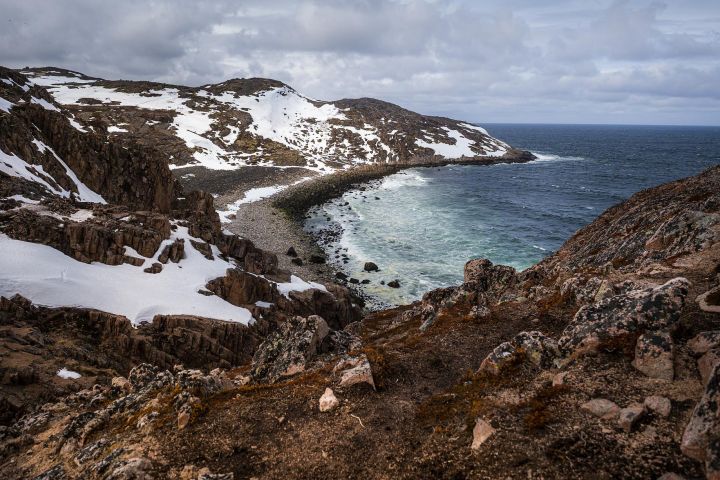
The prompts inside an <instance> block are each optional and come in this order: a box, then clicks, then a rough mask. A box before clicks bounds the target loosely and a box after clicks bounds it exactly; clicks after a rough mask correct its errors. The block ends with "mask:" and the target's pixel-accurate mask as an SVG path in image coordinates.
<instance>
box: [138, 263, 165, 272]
mask: <svg viewBox="0 0 720 480" xmlns="http://www.w3.org/2000/svg"><path fill="white" fill-rule="evenodd" d="M162 269H163V266H162V263H159V262H153V264H152V265H150V266H149V267H147V268H146V269H144V270H143V272H145V273H160V272H162Z"/></svg>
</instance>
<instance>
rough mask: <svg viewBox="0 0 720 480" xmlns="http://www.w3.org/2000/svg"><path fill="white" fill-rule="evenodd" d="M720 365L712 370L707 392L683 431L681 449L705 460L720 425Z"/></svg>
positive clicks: (706, 385)
mask: <svg viewBox="0 0 720 480" xmlns="http://www.w3.org/2000/svg"><path fill="white" fill-rule="evenodd" d="M719 415H720V367H718V366H717V365H716V366H715V368H714V369H713V371H712V372H711V374H710V376H709V378H708V381H707V383H706V384H705V392H704V393H703V396H702V397H701V398H700V401H699V402H698V403H697V405H696V406H695V409H694V410H693V413H692V416H691V417H690V421H689V422H688V424H687V426H686V427H685V431H684V432H683V436H682V441H681V443H680V449H681V450H682V452H683V453H684V454H685V455H687V456H688V457H690V458H694V459H696V460H699V461H705V459H706V450H707V448H708V445H709V442H710V440H711V437H712V432H713V431H714V430H715V429H717V428H718V426H720V422H719V421H718V420H719V418H718V416H719Z"/></svg>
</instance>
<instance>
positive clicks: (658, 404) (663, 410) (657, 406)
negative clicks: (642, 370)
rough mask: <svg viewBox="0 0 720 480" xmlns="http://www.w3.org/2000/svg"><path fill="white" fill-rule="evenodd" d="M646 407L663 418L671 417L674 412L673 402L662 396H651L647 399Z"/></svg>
mask: <svg viewBox="0 0 720 480" xmlns="http://www.w3.org/2000/svg"><path fill="white" fill-rule="evenodd" d="M644 404H645V406H646V407H647V408H648V410H650V411H651V412H653V413H656V414H657V415H660V416H661V417H664V418H667V417H669V416H670V411H671V410H672V402H670V399H669V398H667V397H662V396H660V395H651V396H649V397H647V398H646V399H645V402H644Z"/></svg>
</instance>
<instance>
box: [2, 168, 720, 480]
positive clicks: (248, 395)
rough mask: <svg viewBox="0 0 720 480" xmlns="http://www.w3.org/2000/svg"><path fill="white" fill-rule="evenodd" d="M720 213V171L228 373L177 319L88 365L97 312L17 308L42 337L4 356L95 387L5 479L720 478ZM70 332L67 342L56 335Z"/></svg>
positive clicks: (26, 427)
mask: <svg viewBox="0 0 720 480" xmlns="http://www.w3.org/2000/svg"><path fill="white" fill-rule="evenodd" d="M719 192H720V167H716V168H713V169H711V170H708V171H707V172H705V173H703V174H701V175H699V176H697V177H692V178H689V179H685V180H681V181H677V182H673V183H670V184H667V185H663V186H661V187H657V188H654V189H650V190H647V191H643V192H640V193H638V194H636V195H635V196H633V197H632V198H631V199H630V200H628V201H627V202H625V203H623V204H621V205H619V206H617V207H614V208H612V209H610V210H608V211H607V212H605V213H604V214H603V215H602V216H601V217H599V218H598V220H596V221H595V222H594V223H593V224H591V225H589V226H588V227H586V228H584V229H582V230H581V231H579V232H578V233H577V234H576V235H575V236H574V237H573V238H571V239H570V240H569V241H568V242H567V243H566V244H565V245H564V246H563V247H562V248H561V249H560V250H559V251H558V252H557V253H556V254H554V255H553V256H551V257H549V258H548V259H546V260H545V261H543V262H541V263H540V264H539V265H537V266H535V267H533V268H531V269H529V270H526V271H524V272H516V271H514V270H513V269H512V268H510V267H504V266H497V265H493V264H491V263H490V262H488V261H486V260H475V261H472V262H469V263H468V265H467V266H466V268H465V282H464V283H463V284H462V285H460V286H458V287H451V288H446V289H441V290H436V291H433V292H429V293H428V294H427V295H425V297H424V298H423V300H422V301H421V302H418V303H417V304H415V305H411V306H408V307H402V308H397V309H393V310H387V311H382V312H377V313H373V314H371V315H369V316H366V317H365V318H364V319H363V320H362V321H361V322H357V321H354V322H350V323H347V324H344V323H343V322H339V321H337V318H336V317H335V318H334V317H333V316H332V314H331V313H329V312H321V313H322V314H321V315H308V314H301V315H300V316H290V317H288V319H287V321H284V322H282V323H281V324H279V325H278V327H277V328H275V329H274V330H272V333H269V334H268V335H267V336H266V337H264V338H262V339H258V340H257V341H256V343H254V344H252V346H250V347H247V346H246V350H244V351H243V352H242V353H241V352H239V351H237V350H235V348H236V346H237V345H233V344H232V342H231V343H230V344H225V347H226V349H227V350H226V351H227V352H228V353H229V354H230V353H232V355H235V356H234V357H233V356H232V355H228V356H224V357H223V356H221V357H222V358H217V357H213V356H212V355H211V354H210V353H209V352H208V353H205V354H203V355H197V354H195V353H193V352H197V351H203V350H202V349H197V348H195V347H194V346H193V347H190V345H193V344H194V345H201V344H202V343H203V341H205V340H204V339H205V338H215V339H216V338H224V339H227V337H226V335H228V336H232V331H229V330H227V329H224V332H223V333H222V334H218V333H220V332H218V331H217V330H216V333H215V335H214V336H213V334H209V333H206V335H207V336H203V335H200V334H197V336H195V333H194V331H193V328H194V327H193V325H192V322H189V323H187V324H183V323H182V322H180V321H179V319H174V320H173V321H172V322H170V323H168V324H166V325H165V327H164V328H165V329H166V331H163V327H162V326H161V325H159V324H158V323H160V322H155V323H156V325H154V326H153V328H154V329H155V331H154V332H150V331H146V332H143V331H142V329H138V330H139V331H133V333H128V331H125V332H122V331H121V330H122V329H120V328H118V329H117V330H118V331H117V332H114V333H113V334H114V335H118V337H117V338H128V339H129V340H128V341H129V343H130V344H131V345H137V346H139V348H136V349H132V348H131V349H127V350H126V349H107V348H105V349H103V350H102V351H103V354H102V355H96V354H95V352H96V351H97V350H92V348H97V346H95V347H93V342H97V338H98V337H102V336H103V335H106V336H105V338H106V339H108V340H110V341H112V342H115V340H114V338H116V337H113V336H112V335H113V334H111V333H103V334H102V335H97V334H95V335H93V334H89V335H88V333H89V332H88V331H87V330H85V331H83V328H82V326H83V325H85V328H88V325H90V324H89V323H88V322H89V320H86V319H85V317H87V318H88V319H89V318H91V317H93V316H95V317H97V316H98V314H97V313H93V312H84V311H77V310H74V311H67V310H51V309H44V308H38V307H33V306H31V305H29V304H28V303H27V302H26V301H24V300H22V299H20V298H16V299H12V300H4V301H3V303H2V306H1V308H2V314H0V315H1V317H0V318H2V319H3V329H4V332H7V331H8V330H9V329H13V328H14V329H16V332H19V331H20V330H22V331H24V332H30V331H32V329H33V328H35V329H36V332H35V333H33V334H32V335H31V334H27V335H26V336H24V337H23V336H22V335H21V334H20V333H13V334H12V335H11V336H10V337H8V335H7V333H6V337H5V338H6V339H7V338H14V339H16V342H17V344H16V346H15V347H14V348H13V349H12V350H13V351H16V352H26V353H25V354H26V355H29V354H31V353H28V352H32V351H37V352H38V355H40V356H45V357H49V356H52V355H62V354H63V353H64V354H65V355H67V356H68V357H71V358H72V359H73V360H74V362H75V363H74V364H73V365H77V367H76V368H77V370H78V371H80V372H83V373H84V374H86V375H87V376H90V375H93V374H94V376H93V377H92V378H91V379H92V380H93V381H92V382H87V381H84V380H83V379H86V376H83V377H82V379H78V380H67V381H66V384H67V386H68V388H71V389H73V390H76V391H74V392H73V393H71V394H68V395H60V396H57V397H56V398H54V399H53V400H52V401H49V402H47V403H43V402H42V401H38V402H37V404H36V406H35V407H33V408H28V411H27V412H26V413H25V414H24V415H23V416H22V417H21V418H19V419H13V420H12V421H9V423H8V426H7V427H3V430H2V453H3V459H4V460H3V463H2V467H0V468H1V471H2V472H3V474H4V475H5V476H6V477H8V478H34V477H36V478H193V479H194V478H206V479H210V478H278V477H281V476H283V477H291V478H326V477H330V476H334V477H339V478H361V477H363V478H429V477H433V478H434V477H437V478H497V477H499V476H501V477H504V478H505V477H507V478H517V477H524V478H525V477H527V478H661V477H662V478H665V479H669V478H698V477H703V476H706V477H707V478H717V477H718V475H719V473H718V468H720V467H718V465H719V462H720V457H719V456H718V455H720V452H719V451H718V448H717V445H718V444H719V441H718V438H720V437H718V436H717V435H718V433H717V432H720V430H719V428H720V417H719V416H718V415H719V413H720V412H718V407H717V405H718V400H719V399H718V395H720V389H719V387H718V385H720V367H718V365H719V364H720V330H718V327H719V326H720V315H719V313H720V312H719V310H720V242H718V240H720V193H719ZM227 282H231V280H230V279H225V280H223V282H221V283H222V284H223V285H228V283H227ZM323 315H325V316H323ZM71 320H72V321H75V322H76V325H78V326H77V327H74V328H66V329H65V330H64V331H65V333H64V334H63V337H64V338H62V340H59V341H57V342H56V341H54V340H55V339H54V338H53V335H57V334H56V333H55V334H54V333H52V332H56V331H57V330H55V329H54V328H53V327H52V325H53V323H52V322H62V323H63V324H66V325H67V324H68V322H70V321H71ZM95 322H96V323H95V324H94V325H95V328H100V329H101V330H102V329H108V328H109V327H108V325H109V324H111V322H108V321H107V320H106V321H102V322H100V321H99V320H97V319H96V321H95ZM99 325H102V327H100V326H99ZM145 328H149V327H147V326H146V327H145ZM216 328H217V327H216ZM126 330H127V329H126ZM135 332H136V333H135ZM182 332H184V333H182ZM190 332H192V333H190ZM142 334H146V335H147V336H148V340H147V341H146V342H137V343H136V342H135V341H134V337H136V336H137V337H139V336H141V335H142ZM43 335H44V336H43ZM178 335H180V337H178ZM88 337H91V338H92V340H90V339H89V338H88ZM149 338H152V340H149ZM217 343H218V342H217V340H214V341H211V340H208V343H207V345H217ZM240 343H242V342H240ZM43 345H47V347H46V348H42V347H43ZM61 345H63V347H62V348H65V349H66V350H65V352H61V350H60V348H61ZM73 345H75V346H76V347H77V348H78V350H77V351H75V352H73V351H72V348H73ZM152 345H154V346H156V349H155V350H152V348H151V346H152ZM213 348H215V347H211V348H210V351H212V349H213ZM160 350H163V351H165V352H167V353H166V354H165V355H160V354H159V353H157V354H148V353H149V352H153V351H155V352H160ZM251 357H252V359H251ZM5 358H7V357H5ZM141 362H142V363H141ZM171 363H174V365H171ZM8 373H9V372H8V369H6V374H5V377H4V378H5V380H4V381H5V382H6V385H7V379H8V378H9V377H8ZM28 375H29V374H28ZM91 383H92V385H91ZM22 384H23V382H22V381H20V382H16V385H17V386H16V387H15V388H17V389H22V388H23V387H22ZM30 384H31V382H28V381H27V380H25V385H30ZM26 388H29V387H26ZM35 388H37V387H35ZM49 394H50V393H48V395H49ZM8 420H10V419H8Z"/></svg>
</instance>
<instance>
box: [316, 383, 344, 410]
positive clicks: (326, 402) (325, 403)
mask: <svg viewBox="0 0 720 480" xmlns="http://www.w3.org/2000/svg"><path fill="white" fill-rule="evenodd" d="M339 404H340V402H339V401H338V399H337V397H336V396H335V394H334V393H333V391H332V389H331V388H326V389H325V393H323V395H322V397H320V411H321V412H329V411H331V410H333V409H335V407H337V406H338V405H339Z"/></svg>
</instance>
